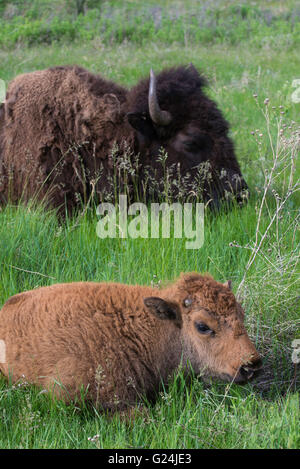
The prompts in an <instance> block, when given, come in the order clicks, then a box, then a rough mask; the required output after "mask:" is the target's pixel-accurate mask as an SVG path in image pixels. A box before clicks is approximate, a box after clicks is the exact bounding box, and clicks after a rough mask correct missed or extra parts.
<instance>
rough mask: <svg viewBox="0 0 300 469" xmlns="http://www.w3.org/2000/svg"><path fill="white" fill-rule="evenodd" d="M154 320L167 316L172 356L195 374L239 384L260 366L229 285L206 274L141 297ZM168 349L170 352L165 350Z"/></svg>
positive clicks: (186, 278)
mask: <svg viewBox="0 0 300 469" xmlns="http://www.w3.org/2000/svg"><path fill="white" fill-rule="evenodd" d="M144 302H145V305H146V306H147V307H148V309H149V310H150V311H151V312H152V313H153V314H155V315H156V317H158V318H159V319H167V320H168V321H165V324H166V327H169V328H170V327H171V328H173V332H172V337H173V345H174V347H175V348H176V345H175V343H176V337H178V336H179V341H180V342H181V344H182V348H181V349H180V350H179V349H178V350H177V353H178V355H180V356H181V357H183V358H184V360H185V362H187V361H188V362H189V363H190V364H191V365H192V367H193V369H194V371H195V372H196V373H201V374H204V375H207V376H212V377H218V378H221V379H223V380H225V381H234V382H237V383H244V382H246V381H248V380H249V379H250V378H251V377H252V376H253V375H254V373H255V372H256V371H258V370H259V369H260V368H261V359H260V356H259V354H258V352H257V350H256V349H255V347H254V345H253V344H252V342H251V341H250V339H249V337H248V334H247V332H246V329H245V327H244V312H243V309H242V307H241V305H240V304H239V303H238V302H237V301H236V299H235V297H234V295H233V293H232V292H231V289H230V283H229V282H226V283H225V284H221V283H218V282H216V281H215V280H213V279H212V278H211V277H208V276H201V275H199V274H185V275H183V276H182V277H181V278H180V279H179V281H178V282H177V283H175V284H174V285H173V286H172V287H170V288H167V289H166V290H165V292H164V291H162V295H161V297H149V298H146V299H145V300H144ZM167 353H170V350H169V351H167Z"/></svg>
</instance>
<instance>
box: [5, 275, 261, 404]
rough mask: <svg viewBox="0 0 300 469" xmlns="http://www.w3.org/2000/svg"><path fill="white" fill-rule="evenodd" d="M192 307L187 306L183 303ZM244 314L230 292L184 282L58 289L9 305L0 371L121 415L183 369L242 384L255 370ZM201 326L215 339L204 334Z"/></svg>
mask: <svg viewBox="0 0 300 469" xmlns="http://www.w3.org/2000/svg"><path fill="white" fill-rule="evenodd" d="M187 300H188V303H186V301H187ZM243 320H244V316H243V311H242V308H241V306H240V305H239V304H238V303H237V302H236V300H235V297H234V295H233V293H232V292H231V291H230V289H229V288H228V286H227V284H221V283H218V282H216V281H215V280H213V279H212V278H211V277H209V276H201V275H199V274H195V273H194V274H184V275H181V277H180V278H179V279H178V280H177V281H176V282H174V283H172V284H170V285H168V286H166V287H165V288H163V289H157V288H151V287H146V286H145V287H143V286H128V285H122V284H117V283H92V282H79V283H70V284H57V285H52V286H49V287H42V288H38V289H36V290H32V291H27V292H24V293H20V294H18V295H15V296H13V297H11V298H10V299H9V300H8V301H7V302H6V303H5V305H4V306H3V308H2V310H1V311H0V340H2V341H4V342H5V345H6V360H5V363H0V371H2V373H4V374H5V375H6V376H11V377H12V379H13V381H14V382H15V381H18V380H20V379H25V380H26V381H28V382H32V383H36V384H39V385H42V386H43V387H44V388H46V389H48V390H53V391H54V392H55V393H56V394H57V395H58V396H60V397H63V398H65V399H66V400H70V399H75V398H76V397H80V391H81V390H82V389H84V390H86V395H87V398H88V399H90V400H92V401H93V402H94V403H95V404H96V405H100V406H102V407H103V408H112V409H121V408H124V407H126V406H128V405H132V404H134V403H135V402H136V401H137V400H138V399H139V398H140V396H141V394H142V393H143V394H144V393H145V394H146V395H147V396H148V397H151V396H152V395H153V393H155V391H157V390H158V388H159V385H160V383H161V382H162V381H163V382H165V383H166V382H167V380H168V377H169V376H170V375H171V374H172V373H173V372H174V371H175V370H176V369H177V368H178V366H179V365H180V363H181V364H182V365H183V366H184V367H186V368H188V367H187V363H189V364H190V365H191V366H192V367H193V369H194V371H195V373H206V374H208V375H210V376H217V377H220V378H222V379H227V380H228V379H229V380H234V379H235V380H236V381H238V382H239V381H240V382H241V381H243V380H245V379H241V378H245V376H244V377H242V376H241V375H240V370H241V367H242V366H243V365H244V366H245V365H247V366H248V367H252V369H255V368H258V367H259V355H258V353H257V351H256V350H255V348H254V346H253V344H252V343H251V342H250V340H249V337H248V335H247V332H246V330H245V328H244V324H243ZM199 323H205V324H206V325H207V326H208V327H209V328H210V329H211V330H212V331H213V332H209V333H207V331H206V332H205V333H200V332H199V331H198V330H197V327H196V326H197V325H199Z"/></svg>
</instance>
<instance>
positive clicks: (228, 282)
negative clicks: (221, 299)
mask: <svg viewBox="0 0 300 469" xmlns="http://www.w3.org/2000/svg"><path fill="white" fill-rule="evenodd" d="M223 285H224V287H226V288H229V290H232V281H231V280H227V282H225V283H223Z"/></svg>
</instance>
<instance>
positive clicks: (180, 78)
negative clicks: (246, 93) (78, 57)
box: [0, 65, 247, 211]
mask: <svg viewBox="0 0 300 469" xmlns="http://www.w3.org/2000/svg"><path fill="white" fill-rule="evenodd" d="M204 85H205V80H204V79H203V77H201V75H199V73H198V71H197V70H196V69H195V68H194V67H193V66H192V65H190V66H188V67H185V66H180V67H177V68H171V69H169V70H165V71H163V72H161V73H160V74H159V75H158V76H157V92H156V96H157V98H158V101H159V105H160V106H161V108H162V109H163V110H166V111H167V112H169V113H170V114H171V116H172V119H171V122H170V123H169V124H168V125H160V124H159V125H158V124H155V123H154V122H153V120H152V118H151V116H150V111H149V104H148V93H149V79H146V80H142V81H141V82H140V83H139V84H138V85H137V86H135V87H133V88H132V89H131V90H127V89H125V88H123V87H121V86H119V85H116V84H114V83H112V82H110V81H107V80H104V79H103V78H102V77H101V76H100V75H95V74H92V73H90V72H88V71H87V70H85V69H83V68H80V67H78V66H63V67H54V68H50V69H47V70H43V71H36V72H32V73H28V74H24V75H20V76H18V77H16V78H15V79H14V80H13V81H12V82H11V83H10V84H9V86H8V92H7V96H6V102H5V105H4V106H3V109H1V110H0V200H2V202H7V201H8V200H11V201H12V202H17V201H19V200H21V199H22V200H24V201H27V200H28V199H30V198H36V199H38V200H44V201H45V202H46V203H47V205H50V206H53V207H56V208H57V207H60V208H61V210H64V209H63V207H64V206H65V205H66V208H67V210H69V211H71V210H72V209H74V207H76V206H78V201H79V200H83V201H85V202H86V201H87V200H88V198H89V196H90V194H91V193H92V192H91V191H92V187H94V190H95V192H96V193H97V195H98V199H99V200H104V199H108V197H109V194H111V193H113V194H115V192H116V191H117V192H119V193H122V192H123V191H124V188H123V183H125V182H126V186H127V191H128V192H129V195H130V193H133V192H134V191H133V188H134V187H135V186H134V182H135V184H136V182H137V180H138V184H139V190H140V192H143V191H144V194H143V196H145V197H146V198H149V197H151V198H152V199H155V198H158V196H159V194H160V193H161V191H162V189H163V182H162V179H163V171H164V169H163V165H162V163H161V162H159V161H158V156H159V155H160V150H161V149H162V148H163V149H164V150H165V151H166V152H167V154H168V158H167V162H166V166H167V167H168V169H169V171H170V173H171V174H173V179H172V177H171V178H170V180H172V181H173V186H174V187H173V188H172V189H171V192H172V193H173V195H174V196H176V197H177V196H178V195H179V193H181V192H180V190H181V191H182V190H183V189H184V194H185V197H188V196H190V195H191V194H197V195H199V194H201V197H202V198H203V199H204V200H208V199H212V200H213V201H214V203H216V204H218V200H219V199H220V197H223V196H224V195H226V193H229V192H230V191H231V192H232V193H233V194H234V196H235V197H236V198H237V199H238V200H241V192H243V190H244V189H246V188H247V185H246V183H245V181H244V179H243V177H242V175H241V171H240V168H239V164H238V162H237V160H236V157H235V154H234V148H233V144H232V141H231V139H230V138H229V137H228V123H227V122H226V120H225V119H224V118H223V116H222V114H221V112H220V111H219V110H218V109H217V107H216V105H215V103H214V102H213V101H212V100H210V99H209V98H208V97H207V96H206V95H205V94H204V91H203V87H204ZM124 155H127V156H125V157H124ZM133 155H138V156H133ZM124 158H125V159H124ZM126 158H127V160H128V159H129V160H130V164H129V165H131V169H130V170H128V172H127V175H126V176H124V175H123V173H124V170H123V169H122V168H124V166H126V161H127V160H126ZM136 158H138V163H137V160H136ZM124 161H125V163H124ZM122 165H123V166H122ZM127 166H128V163H127ZM132 168H135V174H134V176H133V175H132ZM200 168H202V169H201V171H202V172H201V171H200ZM205 168H206V169H205ZM114 174H115V175H116V174H117V176H118V179H117V186H118V187H115V183H116V178H115V177H114V176H113V175H114ZM178 174H180V179H181V184H182V187H181V189H180V190H179V189H178ZM176 178H177V179H176ZM175 179H176V180H175ZM146 181H148V183H146ZM149 181H150V182H151V181H154V182H155V183H153V182H152V183H150V182H149ZM201 181H202V182H201ZM203 181H204V182H203ZM145 186H147V188H146V189H145Z"/></svg>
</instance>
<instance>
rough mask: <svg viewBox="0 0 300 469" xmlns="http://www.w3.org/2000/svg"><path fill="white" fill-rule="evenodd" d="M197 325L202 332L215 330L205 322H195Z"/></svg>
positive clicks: (210, 332) (206, 332)
mask: <svg viewBox="0 0 300 469" xmlns="http://www.w3.org/2000/svg"><path fill="white" fill-rule="evenodd" d="M195 327H196V329H197V331H198V332H199V333H200V334H212V333H213V331H212V330H211V329H210V328H209V327H208V326H207V325H206V324H204V322H195Z"/></svg>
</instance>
